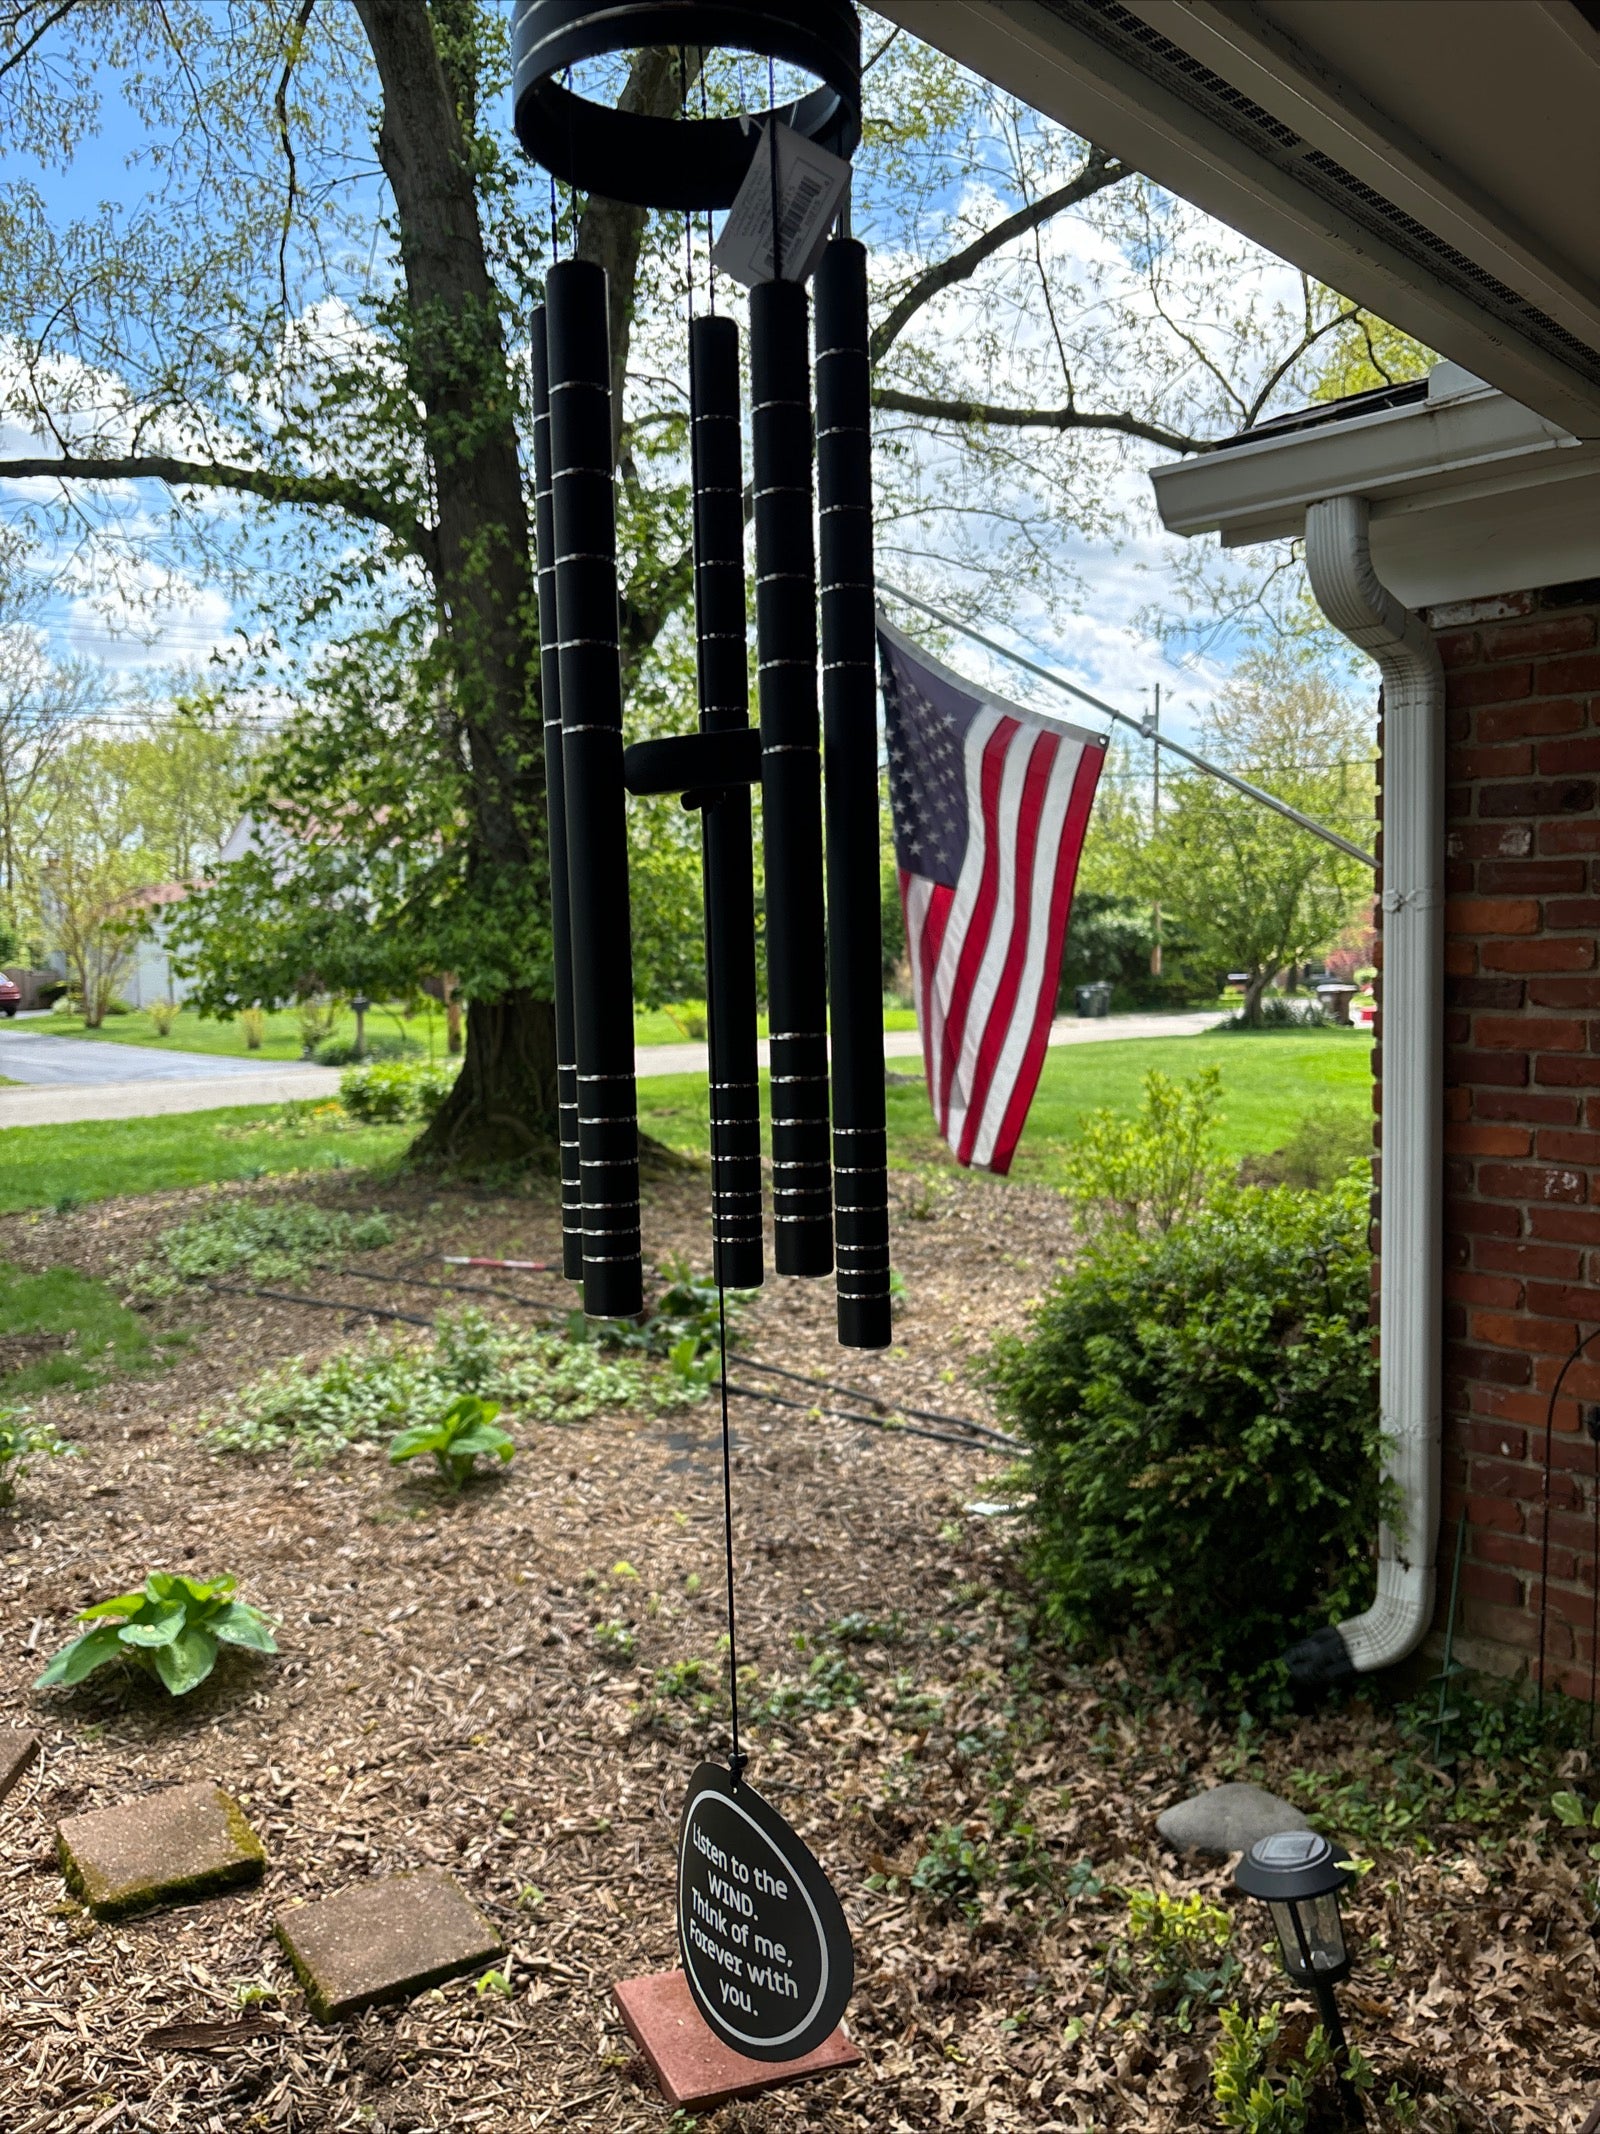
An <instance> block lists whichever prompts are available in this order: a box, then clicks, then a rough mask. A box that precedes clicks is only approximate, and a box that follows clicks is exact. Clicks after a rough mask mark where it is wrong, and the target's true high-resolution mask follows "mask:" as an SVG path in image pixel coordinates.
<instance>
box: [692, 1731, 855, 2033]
mask: <svg viewBox="0 0 1600 2134" xmlns="http://www.w3.org/2000/svg"><path fill="white" fill-rule="evenodd" d="M678 1947H679V1949H680V1951H681V1953H682V1957H683V1970H684V1976H685V1978H686V1979H687V1980H688V1984H689V1991H690V1993H691V1994H692V1995H693V1997H694V2004H695V2006H696V2007H697V2008H698V2009H699V2011H700V2013H701V2014H702V2015H703V2016H704V2017H705V2019H706V2022H707V2024H708V2025H709V2026H710V2028H711V2030H712V2032H713V2033H714V2034H715V2035H716V2036H717V2037H719V2038H720V2039H721V2040H722V2041H723V2043H724V2044H725V2045H730V2046H732V2048H733V2050H734V2051H735V2052H740V2053H743V2054H744V2055H745V2056H746V2058H747V2059H751V2060H772V2061H782V2060H801V2059H804V2057H805V2055H806V2054H807V2053H809V2052H814V2051H815V2050H816V2048H817V2047H818V2046H819V2045H821V2044H822V2043H823V2042H824V2041H825V2040H826V2039H828V2038H829V2037H831V2036H832V2035H833V2032H834V2029H835V2027H836V2026H837V2024H838V2021H839V2018H840V2017H841V2016H842V2015H843V2014H844V2011H845V2009H846V2007H847V2006H848V2005H849V2001H850V1992H851V1988H852V1986H853V1985H854V1983H855V1952H854V1950H853V1949H852V1947H851V1943H850V1929H849V1927H848V1925H847V1924H846V1923H845V1916H844V1912H843V1911H842V1909H841V1908H840V1904H839V1900H838V1898H837V1897H836V1896H835V1895H834V1893H833V1885H832V1883H830V1882H829V1880H828V1878H827V1876H826V1875H825V1874H824V1873H823V1871H822V1869H821V1868H820V1867H819V1866H818V1864H817V1862H816V1860H815V1859H814V1858H813V1857H812V1854H811V1853H810V1851H809V1850H808V1849H807V1847H806V1846H805V1845H804V1844H803V1843H802V1842H801V1840H800V1839H799V1838H798V1837H796V1836H795V1834H794V1832H793V1831H792V1830H791V1829H790V1828H789V1826H788V1824H787V1823H786V1822H785V1821H784V1819H783V1817H782V1816H781V1815H779V1813H778V1811H777V1810H776V1809H775V1808H773V1807H770V1806H769V1805H768V1804H767V1802H766V1801H764V1800H763V1799H762V1798H761V1796H760V1794H758V1793H757V1792H756V1791H755V1789H754V1788H753V1787H752V1786H751V1785H750V1784H749V1782H748V1781H747V1780H744V1779H741V1780H740V1782H739V1784H738V1786H737V1787H736V1786H735V1785H734V1783H733V1780H732V1778H731V1777H730V1776H729V1774H728V1773H727V1772H726V1771H725V1770H724V1769H723V1768H722V1766H721V1765H720V1764H711V1763H706V1764H701V1766H700V1768H699V1769H698V1770H697V1771H696V1772H695V1774H694V1776H693V1778H692V1779H690V1781H689V1791H688V1795H687V1797H686V1799H685V1801H684V1804H683V1821H682V1823H681V1825H680V1826H679V1831H678Z"/></svg>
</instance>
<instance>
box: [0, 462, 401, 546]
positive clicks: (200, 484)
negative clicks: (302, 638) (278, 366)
mask: <svg viewBox="0 0 1600 2134" xmlns="http://www.w3.org/2000/svg"><path fill="white" fill-rule="evenodd" d="M41 478H43V479H46V480H51V481H60V482H165V483H167V484H168V486H169V487H170V488H173V489H228V490H233V491H236V492H238V493H241V494H244V495H248V496H258V497H263V498H265V500H266V501H267V502H268V503H269V504H298V505H302V506H310V507H311V508H313V509H317V510H323V511H343V512H347V513H349V515H350V516H351V517H352V518H356V519H366V520H368V521H369V522H370V523H371V524H372V525H374V526H382V527H384V528H385V529H386V530H387V531H388V532H389V533H392V534H393V535H394V536H395V538H396V539H397V540H399V541H401V542H402V543H403V544H404V545H405V546H406V547H407V548H409V549H410V550H411V552H412V554H413V555H415V556H417V557H418V558H420V560H421V561H422V562H423V563H424V564H426V565H427V566H428V568H429V569H430V570H431V569H432V568H433V564H434V535H433V529H432V528H431V527H429V526H425V525H424V524H423V523H422V521H421V520H420V519H418V518H417V517H416V516H415V514H414V513H412V512H409V511H407V510H406V509H405V507H404V505H402V504H397V503H395V502H394V501H393V499H392V498H389V497H386V496H382V495H380V494H379V493H378V492H377V491H376V490H373V489H367V488H365V487H364V486H363V485H362V484H361V483H360V482H353V481H350V480H348V479H346V477H344V476H343V475H337V474H273V473H271V472H269V471H268V469H266V468H265V467H234V466H230V465H228V464H227V463H226V462H225V461H221V460H194V459H172V458H169V457H168V456H167V455H166V454H165V453H141V454H139V455H137V456H136V457H134V458H131V459H116V458H110V457H106V458H101V457H99V456H96V457H93V458H88V459H85V458H82V457H80V456H79V455H78V454H76V453H62V454H60V455H58V456H51V457H43V456H41V457H39V458H36V459H0V481H36V480H39V479H41Z"/></svg>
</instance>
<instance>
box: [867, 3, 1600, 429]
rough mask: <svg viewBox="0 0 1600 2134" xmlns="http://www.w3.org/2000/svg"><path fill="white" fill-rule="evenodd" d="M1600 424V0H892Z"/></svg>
mask: <svg viewBox="0 0 1600 2134" xmlns="http://www.w3.org/2000/svg"><path fill="white" fill-rule="evenodd" d="M874 4H875V5H876V6H878V7H879V8H880V10H881V11H882V12H883V13H884V14H886V15H888V16H890V17H891V18H892V19H893V20H895V21H898V22H901V23H903V24H904V25H905V26H906V28H908V29H910V30H912V31H914V32H915V34H916V35H917V36H919V37H922V38H925V39H926V40H927V41H928V42H929V43H930V44H934V45H937V46H939V47H940V48H941V49H943V50H944V51H947V52H949V53H950V54H951V55H952V56H953V57H954V58H956V59H959V60H960V61H962V62H963V63H964V64H965V65H967V66H970V67H972V68H973V69H974V70H975V71H977V72H978V73H981V74H984V75H987V76H988V77H989V78H990V79H992V80H993V81H995V82H997V83H999V84H1000V85H1001V86H1002V87H1004V88H1006V89H1008V90H1010V91H1011V92H1013V93H1014V94H1015V95H1017V96H1020V97H1023V98H1025V99H1026V100H1027V101H1028V102H1029V103H1031V104H1033V105H1035V106H1037V108H1038V109H1040V110H1041V111H1044V112H1046V113H1048V114H1049V116H1051V117H1052V118H1055V119H1057V120H1059V121H1060V122H1061V123H1062V124H1063V125H1066V126H1069V127H1071V128H1072V130H1073V131H1074V132H1076V133H1079V134H1082V135H1083V136H1084V137H1085V138H1086V139H1088V140H1091V141H1093V142H1095V143H1096V144H1098V145H1099V146H1100V147H1103V148H1107V149H1110V150H1112V151H1113V152H1115V153H1116V154H1117V155H1119V156H1121V157H1123V158H1125V159H1126V160H1127V161H1129V162H1130V163H1132V164H1134V165H1135V166H1136V167H1137V168H1138V169H1140V170H1143V171H1145V172H1146V173H1147V174H1148V175H1149V176H1150V177H1152V178H1154V179H1155V180H1156V181H1157V182H1158V183H1159V184H1162V185H1164V186H1167V187H1168V188H1169V189H1170V190H1171V191H1173V192H1175V193H1180V194H1182V195H1184V196H1185V197H1186V198H1188V199H1190V200H1192V201H1194V202H1195V203H1196V205H1198V206H1200V207H1202V208H1205V209H1206V210H1207V211H1208V212H1209V213H1211V214H1214V215H1216V216H1218V217H1219V218H1220V219H1221V220H1223V221H1225V222H1228V223H1231V224H1232V225H1233V226H1234V227H1235V228H1236V229H1239V230H1242V231H1244V232H1245V233H1246V234H1247V235H1248V236H1251V237H1253V238H1255V239H1256V240H1257V241H1258V242H1259V243H1261V244H1263V245H1265V246H1267V247H1268V248H1269V249H1270V250H1272V251H1274V252H1276V253H1278V254H1280V255H1281V256H1282V257H1283V258H1285V259H1289V260H1292V261H1293V262H1294V263H1295V264H1296V265H1297V266H1300V267H1303V268H1305V269H1306V270H1307V271H1308V272H1309V273H1311V274H1314V275H1316V276H1317V277H1318V279H1319V280H1322V281H1325V282H1327V283H1328V284H1329V285H1330V286H1331V287H1333V288H1335V289H1338V290H1339V291H1341V292H1342V293H1343V294H1344V295H1346V296H1348V297H1350V298H1352V299H1353V300H1355V301H1357V302H1359V303H1362V304H1366V305H1368V306H1370V307H1371V308H1372V309H1373V310H1374V311H1376V312H1378V313H1379V314H1380V315H1382V316H1383V317H1385V318H1388V319H1391V320H1392V321H1393V322H1394V323H1395V324H1396V325H1398V326H1402V327H1404V328H1405V329H1406V330H1407V331H1408V332H1410V333H1413V334H1415V335H1417V336H1418V337H1419V338H1420V339H1422V340H1424V341H1426V342H1428V343H1429V344H1430V345H1431V346H1433V347H1434V348H1437V349H1438V350H1439V351H1440V352H1441V353H1442V354H1444V355H1446V356H1449V357H1452V358H1453V359H1454V360H1455V361H1456V362H1458V363H1461V364H1463V365H1465V366H1466V367H1467V368H1468V369H1469V370H1471V371H1473V372H1475V373H1476V374H1477V376H1479V377H1480V378H1484V379H1487V380H1489V381H1490V383H1492V384H1494V385H1496V386H1498V387H1499V388H1500V389H1501V391H1502V392H1505V393H1508V394H1510V395H1511V396H1512V398H1513V399H1515V400H1518V401H1521V402H1522V403H1523V404H1524V405H1526V406H1527V407H1530V408H1533V409H1536V410H1537V412H1538V413H1539V414H1541V415H1544V416H1546V417H1548V418H1549V419H1550V420H1551V421H1552V422H1556V423H1559V424H1560V425H1561V426H1562V427H1563V428H1564V429H1566V430H1568V431H1569V432H1571V433H1573V434H1574V435H1575V436H1578V437H1582V438H1600V0H1125V4H1124V0H874Z"/></svg>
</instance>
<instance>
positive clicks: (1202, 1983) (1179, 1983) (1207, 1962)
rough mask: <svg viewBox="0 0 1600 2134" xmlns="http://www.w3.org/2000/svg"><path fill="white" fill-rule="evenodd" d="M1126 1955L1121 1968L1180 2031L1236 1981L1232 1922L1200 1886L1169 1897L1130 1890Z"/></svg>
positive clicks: (1162, 1892)
mask: <svg viewBox="0 0 1600 2134" xmlns="http://www.w3.org/2000/svg"><path fill="white" fill-rule="evenodd" d="M1124 1895H1125V1897H1126V1899H1127V1905H1128V1928H1127V1944H1126V1955H1125V1956H1124V1958H1123V1959H1122V1963H1121V1966H1120V1968H1121V1969H1122V1972H1123V1975H1124V1976H1125V1977H1126V1978H1127V1979H1128V1981H1129V1982H1130V1984H1133V1985H1135V1986H1136V1987H1137V1988H1138V1989H1139V1990H1140V1991H1141V1992H1142V1993H1143V1994H1144V1995H1145V1996H1146V1997H1147V1998H1148V2000H1149V2001H1150V2003H1151V2006H1152V2007H1153V2008H1155V2009H1156V2010H1157V2011H1158V2013H1161V2014H1168V2013H1170V2014H1171V2015H1172V2016H1173V2017H1174V2018H1175V2020H1176V2022H1177V2025H1178V2028H1179V2029H1180V2030H1189V2029H1191V2028H1192V2027H1193V2022H1194V2012H1195V2010H1196V2009H1197V2008H1206V2007H1214V2006H1215V2005H1216V2003H1217V2002H1218V2001H1220V2000H1221V1999H1222V1997H1223V1995H1224V1994H1225V1993H1228V1992H1230V1991H1231V1990H1232V1988H1233V1987H1234V1985H1235V1984H1236V1983H1237V1980H1238V1977H1239V1972H1240V1964H1239V1959H1238V1958H1237V1957H1236V1956H1235V1955H1234V1953H1233V1922H1232V1920H1231V1919H1230V1918H1229V1917H1228V1915H1227V1913H1226V1912H1225V1911H1223V1909H1222V1908H1221V1906H1220V1905H1216V1904H1212V1903H1211V1902H1210V1901H1209V1900H1208V1899H1207V1898H1205V1897H1203V1896H1202V1895H1201V1894H1200V1892H1199V1891H1198V1890H1190V1891H1189V1892H1188V1893H1187V1894H1186V1895H1185V1896H1182V1897H1169V1896H1168V1895H1167V1894H1166V1892H1165V1891H1164V1890H1142V1889H1131V1890H1127V1891H1125V1892H1124Z"/></svg>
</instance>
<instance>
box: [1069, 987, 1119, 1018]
mask: <svg viewBox="0 0 1600 2134" xmlns="http://www.w3.org/2000/svg"><path fill="white" fill-rule="evenodd" d="M1072 997H1073V999H1074V1001H1075V1002H1076V1003H1077V1008H1078V1014H1079V1015H1080V1017H1087V1016H1093V1015H1109V1014H1110V1012H1111V988H1110V986H1108V985H1107V984H1105V983H1104V981H1103V980H1102V981H1100V982H1099V983H1097V984H1095V985H1081V986H1076V987H1074V989H1073V996H1072Z"/></svg>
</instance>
